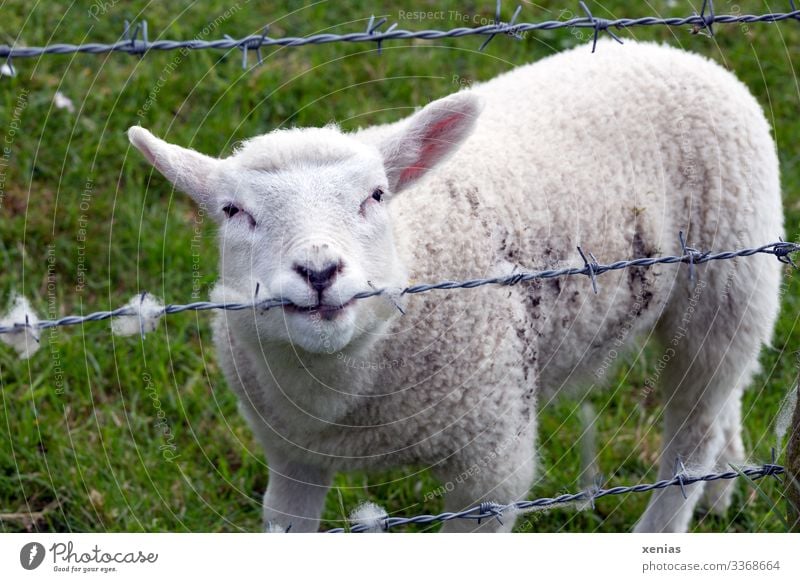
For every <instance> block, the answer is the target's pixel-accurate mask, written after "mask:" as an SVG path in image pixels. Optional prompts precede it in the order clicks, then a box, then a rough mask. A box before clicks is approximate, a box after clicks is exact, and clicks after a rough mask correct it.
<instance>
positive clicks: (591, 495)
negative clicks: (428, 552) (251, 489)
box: [326, 450, 786, 533]
mask: <svg viewBox="0 0 800 582" xmlns="http://www.w3.org/2000/svg"><path fill="white" fill-rule="evenodd" d="M676 469H680V471H676V474H675V476H674V477H673V478H671V479H664V480H661V481H657V482H655V483H648V484H640V485H631V486H627V487H623V486H619V487H612V488H610V489H602V488H601V487H599V486H598V485H596V486H595V487H592V488H589V489H587V490H585V491H581V492H579V493H566V494H564V495H559V496H558V497H542V498H539V499H534V500H531V501H517V502H514V503H508V504H499V503H493V502H484V503H481V504H480V505H476V506H474V507H471V508H469V509H466V510H464V511H456V512H449V511H446V512H443V513H439V514H436V515H415V516H413V517H389V516H388V515H387V516H385V517H382V518H378V523H379V525H380V527H381V529H383V530H384V531H388V530H390V529H392V528H396V527H399V526H403V525H409V524H417V525H430V524H433V523H439V522H445V521H450V520H453V519H470V520H475V521H477V522H478V523H480V522H481V520H483V519H498V520H500V522H501V523H502V517H503V515H504V514H508V513H511V514H514V515H516V514H518V513H525V512H528V511H533V510H536V509H544V508H547V507H553V506H558V505H564V504H568V503H589V504H591V507H592V508H594V502H595V500H596V499H600V498H601V497H608V496H609V495H623V494H626V493H646V492H648V491H653V490H656V489H666V488H667V487H680V488H681V493H682V494H683V497H684V499H686V497H687V495H686V489H685V488H686V487H687V486H689V485H692V484H694V483H699V482H701V481H702V482H709V481H718V480H730V479H737V478H739V477H747V478H749V479H752V480H757V479H761V478H763V477H770V476H772V477H775V478H776V479H778V478H779V477H778V476H779V475H782V474H784V473H785V472H786V469H785V468H784V467H783V466H781V465H776V464H775V451H774V450H773V452H772V462H770V463H765V464H763V465H761V466H760V467H749V468H743V469H735V470H733V471H726V472H724V473H709V474H707V475H698V476H691V475H687V473H686V468H685V467H684V466H683V463H681V462H680V461H677V462H676ZM374 529H375V528H374V526H373V525H370V524H364V523H357V524H354V525H352V526H350V528H349V530H346V529H345V528H341V527H338V528H334V529H330V530H327V532H326V533H344V532H346V531H350V532H352V533H363V532H368V531H374Z"/></svg>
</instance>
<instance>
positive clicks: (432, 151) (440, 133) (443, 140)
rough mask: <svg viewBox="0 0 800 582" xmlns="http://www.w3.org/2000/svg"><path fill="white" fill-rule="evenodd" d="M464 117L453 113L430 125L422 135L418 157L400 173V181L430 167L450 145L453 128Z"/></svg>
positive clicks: (419, 174)
mask: <svg viewBox="0 0 800 582" xmlns="http://www.w3.org/2000/svg"><path fill="white" fill-rule="evenodd" d="M463 118H464V114H463V113H453V114H452V115H449V116H448V117H445V118H444V119H442V120H441V121H437V122H436V123H434V124H432V125H430V126H429V127H428V128H427V131H426V132H425V134H424V135H423V136H422V147H421V148H420V150H419V157H418V158H417V159H416V160H414V163H413V164H412V165H410V166H408V167H407V168H406V169H405V170H403V171H402V172H401V173H400V179H399V181H400V183H401V184H403V183H405V182H410V181H413V180H416V179H417V178H419V177H420V176H421V175H422V174H424V173H425V172H427V171H428V170H429V169H430V168H432V167H433V166H434V165H436V162H438V161H439V160H440V159H441V158H442V157H444V155H445V154H446V153H447V152H448V151H449V150H450V148H451V147H452V145H453V144H452V142H453V140H452V138H448V136H449V135H451V134H452V133H453V131H452V130H453V128H454V127H455V126H457V125H458V124H459V122H460V121H461V120H462V119H463Z"/></svg>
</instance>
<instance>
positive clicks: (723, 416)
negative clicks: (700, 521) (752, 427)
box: [700, 394, 745, 515]
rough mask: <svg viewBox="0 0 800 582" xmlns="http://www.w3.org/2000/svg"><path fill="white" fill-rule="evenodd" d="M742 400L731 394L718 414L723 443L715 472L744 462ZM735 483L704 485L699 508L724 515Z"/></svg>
mask: <svg viewBox="0 0 800 582" xmlns="http://www.w3.org/2000/svg"><path fill="white" fill-rule="evenodd" d="M741 417H742V399H741V394H731V396H730V398H729V400H728V402H727V404H726V406H725V409H724V410H723V411H722V412H721V413H720V419H719V420H720V424H721V426H722V433H723V438H724V442H723V445H722V450H721V451H720V454H719V455H718V456H717V462H716V466H715V470H717V471H728V470H730V465H731V464H733V465H741V464H742V463H743V462H744V460H745V452H744V444H743V443H742V421H741ZM735 488H736V481H735V480H733V479H719V480H717V481H711V482H709V483H706V486H705V490H704V491H703V497H702V498H701V499H700V507H702V508H704V509H705V510H707V511H708V512H710V513H714V514H716V515H724V514H725V512H726V511H727V510H728V508H729V507H730V505H731V498H732V497H733V491H734V489H735Z"/></svg>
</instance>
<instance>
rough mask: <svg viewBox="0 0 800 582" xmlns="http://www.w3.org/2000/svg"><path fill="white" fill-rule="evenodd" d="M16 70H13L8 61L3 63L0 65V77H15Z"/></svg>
mask: <svg viewBox="0 0 800 582" xmlns="http://www.w3.org/2000/svg"><path fill="white" fill-rule="evenodd" d="M16 76H17V72H16V71H15V70H14V67H12V66H11V65H9V64H8V63H3V64H2V65H0V77H16Z"/></svg>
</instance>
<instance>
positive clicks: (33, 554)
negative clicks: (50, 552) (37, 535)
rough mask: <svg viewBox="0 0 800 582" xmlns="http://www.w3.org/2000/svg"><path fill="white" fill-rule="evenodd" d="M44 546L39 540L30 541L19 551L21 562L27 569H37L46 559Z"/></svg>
mask: <svg viewBox="0 0 800 582" xmlns="http://www.w3.org/2000/svg"><path fill="white" fill-rule="evenodd" d="M44 554H45V552H44V546H43V545H42V544H40V543H39V542H30V543H27V544H25V545H24V546H22V549H21V550H20V551H19V563H20V564H22V567H23V568H25V569H26V570H35V569H36V568H38V567H39V566H41V565H42V562H43V561H44Z"/></svg>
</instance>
